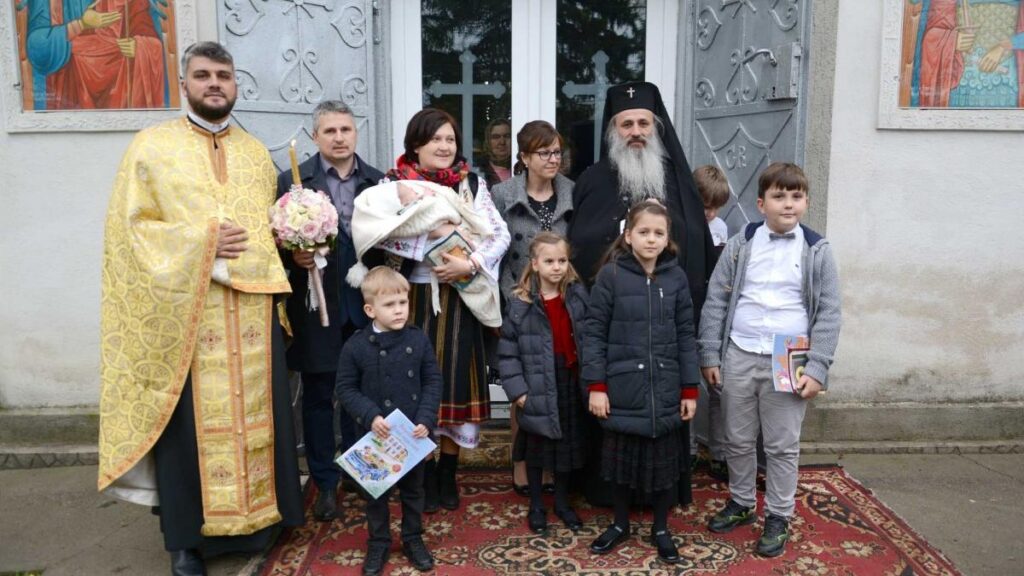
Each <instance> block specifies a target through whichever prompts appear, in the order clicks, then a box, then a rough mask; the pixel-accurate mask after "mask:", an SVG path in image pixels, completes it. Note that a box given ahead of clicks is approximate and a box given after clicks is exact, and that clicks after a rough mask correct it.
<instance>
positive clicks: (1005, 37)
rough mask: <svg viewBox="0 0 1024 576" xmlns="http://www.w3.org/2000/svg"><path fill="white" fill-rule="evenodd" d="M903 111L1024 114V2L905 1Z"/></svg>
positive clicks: (900, 101) (901, 87) (902, 70)
mask: <svg viewBox="0 0 1024 576" xmlns="http://www.w3.org/2000/svg"><path fill="white" fill-rule="evenodd" d="M903 2H904V9H903V33H902V51H901V60H900V85H899V106H900V107H901V108H1024V2H1022V0H903Z"/></svg>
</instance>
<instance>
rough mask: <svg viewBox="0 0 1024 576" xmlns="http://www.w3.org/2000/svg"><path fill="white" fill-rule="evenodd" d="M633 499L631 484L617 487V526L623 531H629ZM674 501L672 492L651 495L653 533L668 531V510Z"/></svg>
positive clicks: (615, 502) (658, 492)
mask: <svg viewBox="0 0 1024 576" xmlns="http://www.w3.org/2000/svg"><path fill="white" fill-rule="evenodd" d="M632 498H633V489H632V488H630V487H629V484H616V485H615V501H614V505H615V525H616V526H618V527H619V528H622V530H623V531H626V530H628V529H629V504H630V502H631V501H632ZM671 501H672V491H671V490H658V491H657V492H652V493H651V505H652V506H653V507H654V525H653V526H652V527H651V531H652V532H660V531H662V530H668V508H669V502H671Z"/></svg>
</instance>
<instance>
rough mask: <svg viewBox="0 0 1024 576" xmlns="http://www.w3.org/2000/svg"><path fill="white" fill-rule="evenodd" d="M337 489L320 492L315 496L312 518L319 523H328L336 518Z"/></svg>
mask: <svg viewBox="0 0 1024 576" xmlns="http://www.w3.org/2000/svg"><path fill="white" fill-rule="evenodd" d="M337 494H338V492H337V488H332V489H329V490H321V491H320V493H319V494H317V495H316V504H314V505H313V518H315V519H316V520H319V521H320V522H329V521H331V520H334V519H335V518H337V517H338V496H337Z"/></svg>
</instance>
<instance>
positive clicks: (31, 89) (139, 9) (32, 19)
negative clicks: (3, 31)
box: [5, 0, 180, 112]
mask: <svg viewBox="0 0 1024 576" xmlns="http://www.w3.org/2000/svg"><path fill="white" fill-rule="evenodd" d="M5 1H6V0H5ZM10 1H12V2H13V3H14V9H15V15H16V24H17V34H18V63H17V64H18V67H19V72H20V76H21V87H20V89H21V95H22V109H23V110H25V111H26V112H29V111H54V110H62V111H69V110H136V109H166V108H178V107H179V106H180V97H179V93H178V88H177V78H178V65H177V53H178V49H177V40H176V37H175V10H174V0H10Z"/></svg>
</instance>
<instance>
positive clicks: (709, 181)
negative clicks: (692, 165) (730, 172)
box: [693, 164, 729, 222]
mask: <svg viewBox="0 0 1024 576" xmlns="http://www.w3.org/2000/svg"><path fill="white" fill-rule="evenodd" d="M693 182H694V184H696V185H697V192H698V193H699V194H700V199H701V201H702V202H703V203H704V218H705V219H707V221H708V222H711V221H712V220H714V219H715V218H716V217H718V211H719V210H721V209H722V206H725V205H726V203H727V202H729V180H728V179H727V178H726V177H725V173H724V172H722V170H721V169H720V168H718V166H712V165H711V164H705V165H704V166H700V167H698V168H697V169H696V170H694V171H693Z"/></svg>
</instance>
